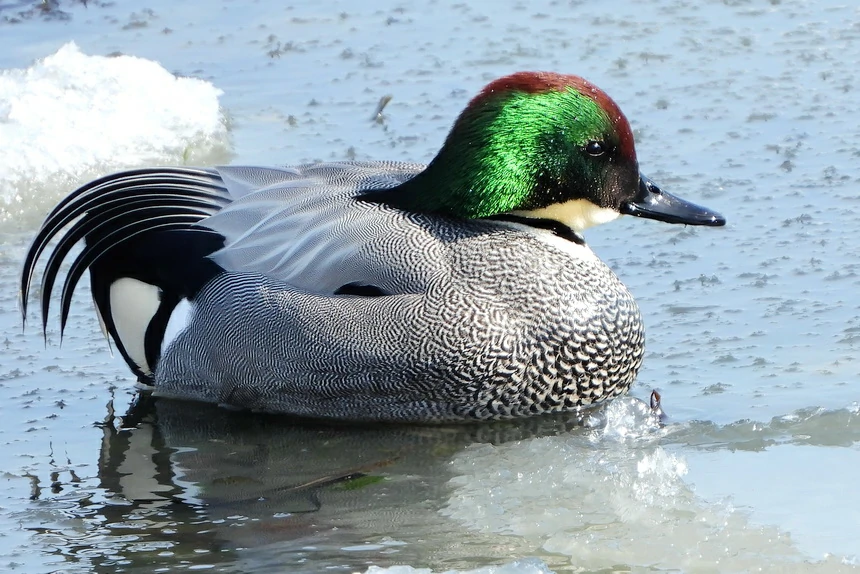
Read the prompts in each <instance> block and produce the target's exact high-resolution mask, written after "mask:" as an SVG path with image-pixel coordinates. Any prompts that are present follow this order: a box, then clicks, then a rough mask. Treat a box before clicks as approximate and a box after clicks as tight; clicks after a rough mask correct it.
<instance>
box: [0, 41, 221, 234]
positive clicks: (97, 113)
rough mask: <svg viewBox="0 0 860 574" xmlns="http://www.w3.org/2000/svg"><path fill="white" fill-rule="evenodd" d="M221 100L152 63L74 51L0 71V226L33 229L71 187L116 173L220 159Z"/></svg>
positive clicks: (206, 86)
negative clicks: (31, 222)
mask: <svg viewBox="0 0 860 574" xmlns="http://www.w3.org/2000/svg"><path fill="white" fill-rule="evenodd" d="M220 94H221V91H220V90H218V89H217V88H216V87H215V86H213V85H212V84H211V83H209V82H206V81H203V80H199V79H195V78H180V77H177V76H175V75H173V74H171V73H170V72H168V71H167V70H165V69H164V68H163V67H161V66H160V65H159V64H158V63H156V62H153V61H150V60H146V59H143V58H136V57H133V56H117V57H104V56H89V55H86V54H84V53H82V52H81V51H80V49H78V47H77V46H76V45H75V44H74V43H69V44H66V45H65V46H63V47H62V48H60V49H59V50H58V51H57V52H56V53H55V54H53V55H51V56H48V57H46V58H44V59H43V60H40V61H38V62H36V63H35V64H33V65H32V66H30V67H29V68H27V69H11V70H0V221H6V220H8V219H10V218H11V217H13V216H15V217H16V219H20V218H19V217H17V216H19V215H24V216H25V218H26V216H27V215H28V214H32V215H31V217H30V219H34V218H35V219H38V218H39V217H41V215H42V213H43V212H44V210H45V209H46V208H47V207H48V206H49V205H50V204H51V203H53V202H55V201H56V199H57V198H58V197H60V196H62V195H64V194H65V193H66V192H68V191H70V189H71V188H73V187H74V186H75V185H78V184H80V183H82V182H83V181H84V180H86V179H89V178H92V177H95V176H98V175H102V174H104V173H107V172H111V171H115V170H118V169H121V168H125V167H133V166H140V165H144V164H156V165H157V164H178V163H186V162H189V161H192V162H195V163H205V162H207V160H209V161H211V160H212V159H215V158H217V159H220V160H223V159H226V157H227V154H228V152H229V137H228V130H227V123H226V120H225V117H224V114H223V113H222V111H221V109H220V107H219V104H218V96H219V95H220ZM210 158H211V159H210Z"/></svg>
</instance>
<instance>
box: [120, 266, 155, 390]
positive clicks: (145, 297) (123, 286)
mask: <svg viewBox="0 0 860 574" xmlns="http://www.w3.org/2000/svg"><path fill="white" fill-rule="evenodd" d="M160 304H161V290H160V289H159V288H158V287H156V286H155V285H150V284H149V283H144V282H143V281H138V280H137V279H132V278H130V277H123V278H121V279H117V280H116V281H114V282H113V283H111V286H110V310H111V317H112V318H113V324H114V327H116V332H117V335H119V340H120V341H122V346H123V347H124V348H125V352H126V353H128V356H129V357H130V358H131V360H132V361H134V363H135V364H136V365H137V366H138V368H140V370H141V371H143V372H144V373H146V374H147V375H151V374H152V367H151V366H150V365H149V363H147V362H146V348H145V347H144V341H145V339H146V329H147V327H149V323H150V321H152V318H153V317H154V316H155V312H156V311H158V306H159V305H160Z"/></svg>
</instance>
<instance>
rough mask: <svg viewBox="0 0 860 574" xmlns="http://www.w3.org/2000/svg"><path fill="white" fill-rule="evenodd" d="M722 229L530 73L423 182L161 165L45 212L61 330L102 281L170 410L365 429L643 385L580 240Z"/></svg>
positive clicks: (577, 101)
mask: <svg viewBox="0 0 860 574" xmlns="http://www.w3.org/2000/svg"><path fill="white" fill-rule="evenodd" d="M624 213H627V214H632V215H638V216H643V217H650V218H654V219H660V220H664V221H669V222H675V223H688V224H699V225H722V224H723V223H724V220H723V219H722V217H720V216H719V215H718V214H715V213H713V212H711V211H709V210H707V209H704V208H701V207H698V206H695V205H693V204H689V203H687V202H685V201H683V200H680V199H679V198H676V197H674V196H671V195H669V194H667V193H665V192H663V191H661V190H660V189H659V188H658V187H656V186H655V185H654V184H653V183H651V182H650V180H648V179H647V178H644V177H643V176H641V175H640V174H639V171H638V163H637V161H636V158H635V152H634V150H633V141H632V134H631V132H630V128H629V125H628V124H627V121H626V119H625V118H624V116H623V115H622V114H621V112H620V110H618V108H617V106H616V105H615V104H614V102H612V101H611V100H610V99H609V98H608V96H606V95H605V94H604V93H603V92H601V91H600V90H598V89H597V88H596V87H594V86H592V85H591V84H589V83H587V82H585V81H584V80H581V79H580V78H578V77H576V76H564V75H558V74H548V73H530V72H527V73H520V74H515V75H512V76H508V77H505V78H502V79H500V80H497V81H496V82H493V83H492V84H490V85H489V86H487V88H485V89H484V91H482V92H481V94H479V95H478V96H477V97H476V98H475V99H474V100H472V102H471V103H470V104H469V107H467V109H466V110H465V111H464V112H463V114H462V115H461V116H460V118H459V119H458V120H457V122H456V123H455V125H454V128H452V131H451V134H450V135H449V137H448V139H447V141H446V142H445V145H444V146H443V148H442V150H441V151H440V152H439V154H438V155H437V157H436V158H435V159H434V160H433V161H432V162H431V163H430V164H429V165H428V166H422V165H417V164H404V163H391V162H345V163H328V164H313V165H305V166H299V167H296V168H284V169H274V168H250V167H232V166H231V167H224V168H215V169H194V168H153V169H142V170H137V171H132V172H125V173H120V174H115V175H111V176H108V177H105V178H102V179H100V180H97V181H95V182H92V183H90V184H87V185H86V186H84V187H82V188H81V189H79V190H77V191H76V192H73V193H72V194H71V195H70V196H69V197H68V198H67V199H66V200H64V201H63V202H61V204H60V205H58V206H57V208H55V209H54V211H53V212H52V213H51V214H49V216H48V217H47V219H46V221H45V223H44V224H43V227H42V229H41V231H40V232H39V234H38V235H37V237H36V239H35V241H34V243H33V245H32V247H31V249H30V251H29V253H28V254H27V257H26V259H25V263H24V270H23V274H22V283H21V293H22V302H23V306H22V307H23V308H24V310H25V313H26V301H27V294H28V292H29V288H30V284H31V282H32V279H33V276H34V271H35V266H36V261H37V260H38V259H39V257H40V256H41V255H42V254H43V253H44V251H45V250H46V248H47V245H48V242H49V241H50V240H51V238H53V237H54V236H55V235H57V234H59V233H60V232H61V231H62V230H63V229H64V228H65V227H66V226H67V225H68V224H69V223H72V222H73V221H74V222H75V223H74V225H73V226H72V227H71V228H70V229H69V230H68V231H67V232H66V233H65V235H63V237H62V239H61V241H60V242H59V244H58V245H57V246H56V247H55V248H54V251H53V252H52V254H51V257H50V258H49V261H48V263H47V266H46V268H45V271H44V274H43V280H42V282H43V285H42V287H43V288H42V310H43V326H44V325H45V324H46V321H47V311H48V307H49V303H50V292H51V290H52V287H53V284H54V282H55V280H56V278H57V277H58V274H59V268H60V263H61V262H62V260H63V259H64V257H65V256H66V255H67V254H68V252H69V250H70V249H71V248H72V247H73V246H74V245H75V244H76V243H78V242H79V241H80V240H82V239H83V240H84V242H85V247H84V250H83V251H82V252H81V254H80V255H79V256H78V258H77V259H76V260H75V262H74V263H73V264H72V266H71V268H70V270H69V272H68V275H67V277H66V280H65V284H64V287H63V292H62V295H61V317H62V326H63V327H65V322H66V317H67V316H68V309H69V305H70V303H71V298H72V292H73V290H74V287H75V284H76V283H77V281H78V279H79V278H80V277H81V275H82V274H83V273H84V272H85V270H89V272H90V279H91V289H92V293H93V298H94V301H95V303H96V307H97V310H98V314H99V318H100V320H101V322H102V324H103V326H104V329H105V331H106V333H107V334H109V336H110V338H112V339H113V340H114V342H115V343H116V345H117V347H118V349H119V350H120V352H121V354H122V355H123V357H124V358H125V360H126V362H127V363H128V364H129V366H130V368H131V369H132V371H133V372H134V373H135V374H136V375H137V376H138V378H139V379H140V380H141V381H142V382H144V383H147V384H150V385H153V386H154V388H155V392H156V393H157V394H161V395H165V396H172V397H178V398H186V399H194V400H202V401H207V402H215V403H220V404H224V405H230V406H233V407H240V408H249V409H255V410H261V411H269V412H279V413H287V414H292V415H299V416H308V417H317V418H319V417H322V418H337V419H345V420H364V421H410V422H440V421H457V420H475V419H499V418H511V417H519V416H529V415H534V414H540V413H548V412H559V411H564V410H571V409H575V408H578V407H581V406H587V405H592V404H596V403H599V402H602V401H605V400H607V399H609V398H611V397H614V396H617V395H619V394H621V393H624V392H626V391H627V389H628V388H629V387H630V385H631V384H632V382H633V381H634V380H635V377H636V374H637V372H638V369H639V366H640V364H641V361H642V356H643V352H644V334H643V327H642V321H641V318H640V314H639V310H638V308H637V306H636V303H635V301H634V300H633V297H632V296H631V295H630V293H629V291H628V290H627V289H626V287H625V286H624V285H623V284H622V283H621V282H620V281H619V279H618V278H617V277H616V276H615V274H614V273H613V272H612V271H611V270H610V269H609V268H608V267H607V266H606V265H605V264H604V263H603V262H602V261H600V259H599V258H597V257H596V256H595V254H594V253H593V252H592V251H591V250H590V249H589V248H588V246H587V245H586V244H585V242H584V240H583V239H582V237H581V235H580V232H581V231H582V230H583V229H585V228H586V227H588V226H589V225H592V224H595V223H600V222H603V221H607V220H610V219H613V218H614V217H617V216H619V215H621V214H624Z"/></svg>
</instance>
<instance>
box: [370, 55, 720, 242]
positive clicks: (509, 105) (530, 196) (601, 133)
mask: <svg viewBox="0 0 860 574" xmlns="http://www.w3.org/2000/svg"><path fill="white" fill-rule="evenodd" d="M663 195H665V196H668V197H670V198H671V199H672V200H673V201H674V203H673V209H672V213H669V214H665V213H662V212H661V211H660V210H655V209H654V207H653V204H654V203H655V202H654V201H653V199H654V198H655V197H658V196H663ZM365 197H366V198H367V199H369V200H372V201H382V202H385V203H387V204H389V205H392V206H394V207H399V208H401V209H405V210H410V211H420V212H431V213H439V214H444V215H449V216H455V217H464V218H482V217H494V216H500V215H516V216H520V217H526V218H539V219H551V220H555V221H558V222H560V223H562V224H564V225H566V226H567V227H570V228H571V229H574V230H576V231H581V230H582V229H585V228H586V227H589V226H590V225H594V224H596V223H602V222H604V221H609V220H611V219H614V218H616V217H618V216H619V215H621V214H622V213H629V214H634V215H640V216H645V217H652V218H655V219H663V220H668V221H673V222H679V223H693V224H706V225H721V224H722V223H724V220H722V218H721V217H720V216H718V215H717V214H714V213H712V212H709V211H707V210H704V209H702V208H698V207H696V206H692V205H691V204H687V203H686V202H684V206H685V207H686V206H691V207H692V208H695V209H693V210H692V211H691V210H687V209H682V210H680V211H679V210H678V209H677V207H678V205H676V204H677V201H681V200H678V198H674V197H672V196H669V195H668V194H664V193H663V192H662V191H661V190H660V189H659V188H657V186H655V185H653V184H652V183H650V181H648V180H647V179H646V178H643V177H641V176H640V173H639V164H638V161H637V159H636V150H635V148H634V144H633V132H632V131H631V129H630V124H629V123H628V122H627V119H626V118H625V117H624V114H623V113H622V112H621V110H620V109H619V108H618V106H617V105H616V104H615V102H613V101H612V99H611V98H610V97H609V96H607V95H606V94H605V93H604V92H603V91H602V90H600V89H599V88H597V87H596V86H594V85H593V84H591V83H589V82H587V81H586V80H584V79H582V78H580V77H578V76H571V75H562V74H555V73H549V72H519V73H516V74H512V75H510V76H506V77H504V78H500V79H498V80H496V81H494V82H492V83H490V84H489V85H488V86H486V87H485V88H484V89H483V90H482V91H481V92H480V93H479V94H478V95H477V96H476V97H475V98H474V99H473V100H472V101H471V102H470V103H469V105H468V106H467V107H466V109H465V110H464V111H463V112H462V113H461V114H460V117H459V118H458V119H457V121H456V122H455V123H454V126H453V128H452V129H451V132H450V134H449V135H448V138H447V139H446V140H445V144H444V145H443V146H442V149H441V150H440V151H439V153H438V155H437V156H436V157H435V158H434V159H433V161H432V162H430V164H429V165H428V166H427V169H426V170H425V171H423V172H422V173H420V174H419V175H418V176H416V177H415V178H413V179H412V180H410V181H408V182H406V183H405V184H403V185H401V186H400V187H398V188H394V189H391V190H386V191H381V192H374V193H371V194H369V195H368V196H365ZM676 200H677V201H676ZM640 204H641V205H640ZM643 206H644V207H643Z"/></svg>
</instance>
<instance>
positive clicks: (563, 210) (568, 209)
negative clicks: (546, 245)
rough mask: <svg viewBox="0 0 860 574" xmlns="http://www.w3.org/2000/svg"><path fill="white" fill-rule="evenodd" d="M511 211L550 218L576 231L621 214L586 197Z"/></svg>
mask: <svg viewBox="0 0 860 574" xmlns="http://www.w3.org/2000/svg"><path fill="white" fill-rule="evenodd" d="M511 213H512V214H513V215H519V216H522V217H534V218H537V219H552V220H555V221H558V222H559V223H562V224H564V225H566V226H568V227H570V228H571V229H573V230H574V231H577V232H581V231H584V230H586V229H588V228H589V227H594V226H595V225H600V224H601V223H608V222H610V221H612V220H614V219H618V218H619V217H621V214H620V213H619V212H617V211H615V210H614V209H610V208H608V207H599V206H597V205H595V204H593V203H591V202H590V201H588V200H587V199H571V200H570V201H565V202H564V203H554V204H552V205H548V206H546V207H541V208H539V209H530V210H518V211H512V212H511Z"/></svg>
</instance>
